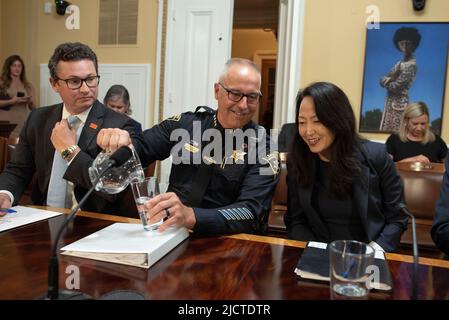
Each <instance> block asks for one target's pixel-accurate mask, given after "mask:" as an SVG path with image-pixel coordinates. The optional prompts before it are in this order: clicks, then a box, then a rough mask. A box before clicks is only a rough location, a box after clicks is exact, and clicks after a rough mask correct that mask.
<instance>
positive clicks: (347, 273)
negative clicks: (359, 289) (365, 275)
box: [343, 258, 355, 279]
mask: <svg viewBox="0 0 449 320" xmlns="http://www.w3.org/2000/svg"><path fill="white" fill-rule="evenodd" d="M354 266H355V259H354V258H352V259H351V264H350V265H349V268H348V269H347V270H346V271H344V272H343V277H344V278H345V279H347V278H348V277H349V273H350V272H351V271H352V269H354Z"/></svg>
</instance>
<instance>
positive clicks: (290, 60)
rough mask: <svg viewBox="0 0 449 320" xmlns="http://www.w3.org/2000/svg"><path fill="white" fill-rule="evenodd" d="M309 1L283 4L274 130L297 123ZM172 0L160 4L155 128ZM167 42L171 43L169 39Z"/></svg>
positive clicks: (283, 0)
mask: <svg viewBox="0 0 449 320" xmlns="http://www.w3.org/2000/svg"><path fill="white" fill-rule="evenodd" d="M306 1H307V0H279V27H278V30H279V32H278V49H277V58H276V59H277V66H276V93H275V102H274V105H275V108H274V119H273V127H274V128H277V129H279V128H281V126H282V124H284V123H287V122H294V121H295V99H296V94H297V92H298V90H299V88H300V83H301V69H302V67H301V63H302V52H303V44H304V18H305V10H306V9H305V4H306ZM168 2H170V0H158V22H157V24H158V30H157V44H156V50H157V51H156V66H155V72H156V79H155V91H154V92H155V94H154V117H153V119H154V124H157V123H158V122H159V120H160V119H159V115H160V112H162V108H163V106H161V105H160V103H161V101H163V97H162V99H161V97H160V94H162V95H164V92H161V90H160V89H161V87H162V88H164V85H163V83H162V85H161V81H162V82H163V81H164V76H163V75H164V74H165V70H162V69H161V62H162V61H163V60H164V61H165V59H162V48H165V46H163V43H162V41H163V40H164V39H165V37H164V36H163V34H162V30H163V25H162V23H163V21H164V15H165V17H166V15H167V12H166V10H167V7H169V5H168V4H167V3H168ZM165 40H166V42H168V41H170V40H169V39H165Z"/></svg>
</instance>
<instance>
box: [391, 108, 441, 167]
mask: <svg viewBox="0 0 449 320" xmlns="http://www.w3.org/2000/svg"><path fill="white" fill-rule="evenodd" d="M386 145H387V151H388V153H389V154H390V155H391V156H392V157H393V160H394V161H395V162H421V163H425V164H428V163H430V162H443V161H444V159H445V158H446V155H447V146H446V143H445V142H444V141H443V139H441V137H439V136H437V135H435V134H434V133H433V132H432V131H431V130H430V127H429V109H428V107H427V105H426V104H425V103H424V102H415V103H412V104H411V105H409V106H408V107H407V108H406V109H405V111H404V114H403V115H402V119H401V125H400V127H399V133H398V134H396V133H395V134H392V135H391V136H390V137H389V138H388V139H387V141H386Z"/></svg>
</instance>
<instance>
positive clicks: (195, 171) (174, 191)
mask: <svg viewBox="0 0 449 320" xmlns="http://www.w3.org/2000/svg"><path fill="white" fill-rule="evenodd" d="M260 85H261V75H260V71H259V68H258V67H257V66H256V65H255V64H254V63H253V62H252V61H249V60H246V59H238V58H235V59H231V60H229V61H228V62H227V63H226V65H225V68H224V71H223V72H222V74H221V75H220V77H219V80H218V81H217V83H215V84H214V91H215V99H216V100H217V105H218V108H217V110H216V111H215V110H213V109H211V108H208V107H198V108H197V109H196V110H195V112H186V113H183V114H181V115H178V116H174V117H171V118H168V119H166V120H165V121H163V122H161V123H160V124H159V125H156V126H154V127H153V128H151V129H149V130H146V131H144V133H143V142H142V141H140V140H134V139H133V140H132V143H133V145H134V147H135V148H136V150H137V152H138V153H139V156H140V159H141V161H142V162H143V164H147V163H151V162H152V161H154V160H163V159H166V158H168V157H170V156H172V157H173V158H172V159H173V160H172V168H171V173H170V184H169V187H168V190H167V192H166V193H164V194H161V195H158V196H155V197H153V198H152V199H151V200H149V201H148V202H147V203H146V204H145V206H146V208H147V216H148V220H149V221H148V222H149V223H150V224H151V223H155V222H157V221H160V219H162V218H165V221H164V223H163V224H162V225H161V226H160V227H159V231H164V230H165V229H166V228H168V227H170V226H178V227H186V228H189V229H192V230H193V231H194V232H195V233H200V234H211V235H217V234H230V233H240V232H245V233H263V232H264V231H265V230H264V229H265V227H266V223H267V218H268V212H269V208H270V205H271V198H272V195H273V191H274V188H275V186H276V183H277V181H278V179H279V178H278V175H277V173H278V169H279V167H278V154H277V152H276V151H275V150H274V149H275V146H271V145H270V142H271V141H270V139H269V137H268V136H267V133H266V131H265V130H264V129H263V128H262V127H259V126H258V125H257V124H255V123H254V122H252V121H251V119H252V117H253V115H254V113H255V112H256V110H257V108H258V107H259V101H260V97H261V93H260ZM201 110H203V111H202V112H201ZM97 141H98V144H99V145H100V146H101V147H102V148H104V149H113V150H114V149H116V148H118V147H120V146H122V145H128V144H130V143H131V139H130V137H129V134H128V133H127V132H125V131H123V130H118V129H104V130H102V131H100V133H99V135H98V139H97Z"/></svg>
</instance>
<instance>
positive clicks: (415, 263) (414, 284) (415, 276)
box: [400, 203, 419, 300]
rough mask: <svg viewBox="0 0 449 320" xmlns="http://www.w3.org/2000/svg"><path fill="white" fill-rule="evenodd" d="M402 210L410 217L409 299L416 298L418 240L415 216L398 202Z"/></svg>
mask: <svg viewBox="0 0 449 320" xmlns="http://www.w3.org/2000/svg"><path fill="white" fill-rule="evenodd" d="M400 209H401V210H402V212H404V213H405V214H407V215H408V216H409V217H410V218H411V219H412V245H413V276H412V294H411V299H412V300H416V299H417V298H418V259H419V256H418V241H417V238H416V221H415V216H414V215H413V214H411V213H410V212H409V211H408V209H407V207H406V206H405V205H404V204H402V203H401V204H400Z"/></svg>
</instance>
